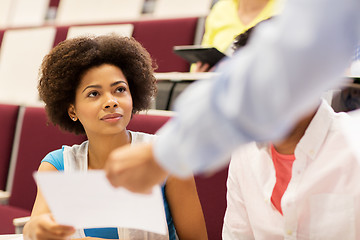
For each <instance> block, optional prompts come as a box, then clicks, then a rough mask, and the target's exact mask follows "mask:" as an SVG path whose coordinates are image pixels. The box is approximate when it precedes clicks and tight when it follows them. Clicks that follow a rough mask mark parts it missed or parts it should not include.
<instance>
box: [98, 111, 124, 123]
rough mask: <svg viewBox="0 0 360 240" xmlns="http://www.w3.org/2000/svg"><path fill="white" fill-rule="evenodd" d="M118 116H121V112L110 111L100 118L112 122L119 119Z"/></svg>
mask: <svg viewBox="0 0 360 240" xmlns="http://www.w3.org/2000/svg"><path fill="white" fill-rule="evenodd" d="M120 118H122V114H120V113H112V114H107V115H105V116H103V117H102V118H101V120H103V121H107V122H114V121H118V120H120Z"/></svg>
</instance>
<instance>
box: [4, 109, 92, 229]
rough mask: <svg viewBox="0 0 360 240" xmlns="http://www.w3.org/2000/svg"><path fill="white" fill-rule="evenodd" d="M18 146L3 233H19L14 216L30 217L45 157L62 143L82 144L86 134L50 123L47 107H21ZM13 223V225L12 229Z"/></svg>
mask: <svg viewBox="0 0 360 240" xmlns="http://www.w3.org/2000/svg"><path fill="white" fill-rule="evenodd" d="M16 131H17V132H16V135H17V136H18V137H16V138H15V143H14V144H15V146H16V147H15V148H14V152H13V154H12V158H11V163H10V172H9V176H8V180H7V187H6V190H7V191H8V192H10V193H11V195H10V198H9V200H8V205H2V206H1V208H0V222H1V224H0V233H2V234H4V233H15V228H14V226H13V217H17V218H18V217H24V216H29V215H30V212H31V209H32V206H33V204H34V201H35V196H36V184H35V181H34V179H33V176H32V174H33V172H34V171H36V170H37V169H38V167H39V165H40V161H41V160H42V159H43V157H44V156H45V155H46V154H47V153H49V152H51V151H53V150H56V149H59V148H61V146H62V145H73V144H79V143H81V142H83V141H84V140H86V137H85V136H84V135H74V134H71V133H67V132H63V131H61V130H60V129H59V128H58V127H55V126H53V125H52V124H50V123H48V121H47V117H46V114H45V109H44V108H43V107H30V106H27V107H21V108H20V114H19V118H18V122H17V128H16ZM9 226H11V227H10V228H8V227H9Z"/></svg>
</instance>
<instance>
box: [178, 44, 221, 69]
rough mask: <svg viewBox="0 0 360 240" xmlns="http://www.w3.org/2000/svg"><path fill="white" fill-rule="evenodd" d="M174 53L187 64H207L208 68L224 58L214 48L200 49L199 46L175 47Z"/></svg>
mask: <svg viewBox="0 0 360 240" xmlns="http://www.w3.org/2000/svg"><path fill="white" fill-rule="evenodd" d="M174 53H175V54H177V55H179V56H180V57H182V58H184V59H185V60H187V61H188V62H189V63H196V62H202V63H207V64H209V65H210V67H212V66H214V65H215V64H216V63H218V62H219V61H220V60H221V59H222V58H223V57H225V56H226V55H225V54H224V53H222V52H220V51H219V50H217V49H216V48H214V47H202V46H199V45H190V46H175V47H174Z"/></svg>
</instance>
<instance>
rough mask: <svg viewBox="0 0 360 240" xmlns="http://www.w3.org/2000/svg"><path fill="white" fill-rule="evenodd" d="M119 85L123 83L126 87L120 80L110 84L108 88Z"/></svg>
mask: <svg viewBox="0 0 360 240" xmlns="http://www.w3.org/2000/svg"><path fill="white" fill-rule="evenodd" d="M120 83H124V84H126V85H127V82H125V81H123V80H120V81H116V82H114V83H112V84H110V86H111V87H113V86H116V85H118V84H120Z"/></svg>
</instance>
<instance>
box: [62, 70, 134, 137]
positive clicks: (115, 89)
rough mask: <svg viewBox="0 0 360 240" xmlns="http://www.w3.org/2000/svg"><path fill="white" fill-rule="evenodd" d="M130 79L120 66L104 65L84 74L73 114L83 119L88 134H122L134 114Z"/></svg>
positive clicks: (72, 106) (76, 117) (71, 113)
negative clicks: (127, 78) (128, 79)
mask: <svg viewBox="0 0 360 240" xmlns="http://www.w3.org/2000/svg"><path fill="white" fill-rule="evenodd" d="M132 108H133V105H132V97H131V93H130V88H129V84H128V81H127V80H126V78H125V76H124V74H123V72H122V71H121V69H120V68H118V67H116V66H114V65H110V64H102V65H100V66H97V67H93V68H91V69H89V70H88V71H87V72H85V74H84V75H83V77H82V79H81V81H80V85H79V87H78V88H77V90H76V96H75V105H71V106H70V107H69V111H68V112H69V115H70V117H71V118H75V120H79V121H80V122H81V124H82V125H83V127H84V129H85V132H86V134H87V135H88V136H89V134H118V133H121V132H123V131H124V130H125V129H126V126H127V125H128V123H129V121H130V119H131V113H132Z"/></svg>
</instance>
